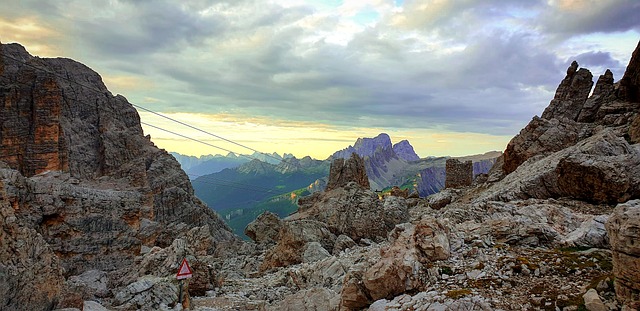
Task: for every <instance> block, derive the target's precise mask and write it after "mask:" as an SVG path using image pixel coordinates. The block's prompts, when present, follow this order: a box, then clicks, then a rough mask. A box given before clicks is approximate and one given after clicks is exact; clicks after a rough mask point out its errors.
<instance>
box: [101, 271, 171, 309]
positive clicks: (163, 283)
mask: <svg viewBox="0 0 640 311" xmlns="http://www.w3.org/2000/svg"><path fill="white" fill-rule="evenodd" d="M114 293H115V297H114V299H113V305H114V306H115V307H116V308H117V309H118V310H127V311H128V310H132V311H133V310H138V309H143V310H159V309H160V308H161V306H165V307H166V306H173V305H176V304H177V303H178V295H179V285H178V281H176V280H175V278H159V277H154V276H144V277H142V278H140V279H138V280H137V281H135V282H133V283H131V284H129V285H127V286H125V287H122V288H118V289H115V290H114Z"/></svg>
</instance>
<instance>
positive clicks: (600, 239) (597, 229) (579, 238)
mask: <svg viewBox="0 0 640 311" xmlns="http://www.w3.org/2000/svg"><path fill="white" fill-rule="evenodd" d="M608 218H609V217H608V216H607V215H599V216H595V217H593V218H592V219H591V220H587V221H584V222H583V223H582V224H581V225H580V227H579V228H578V229H576V230H574V231H572V232H571V233H569V234H568V235H567V236H566V237H565V238H564V239H563V241H562V242H561V243H562V244H565V245H568V246H577V247H597V248H608V247H609V239H608V236H607V230H606V229H605V223H606V222H607V219H608Z"/></svg>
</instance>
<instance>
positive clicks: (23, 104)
mask: <svg viewBox="0 0 640 311" xmlns="http://www.w3.org/2000/svg"><path fill="white" fill-rule="evenodd" d="M25 63H26V64H27V65H25ZM0 64H1V66H0V69H1V70H0V102H2V103H3V104H2V105H0V124H3V126H2V127H1V128H0V142H1V144H0V163H4V164H0V185H2V188H0V193H2V195H0V204H5V205H6V206H10V207H12V208H13V209H14V210H15V220H14V222H15V223H16V224H19V225H20V226H24V227H27V228H34V229H35V231H34V232H33V235H35V237H33V238H30V240H33V241H38V239H42V240H43V241H44V242H46V243H44V244H45V245H46V246H43V247H41V248H40V249H42V250H47V249H49V250H50V252H52V254H55V256H54V257H55V258H56V262H59V266H62V267H63V268H64V269H65V270H64V271H65V272H66V274H67V275H74V274H80V273H82V272H84V271H87V270H90V269H98V270H103V271H118V270H119V269H121V268H123V267H127V266H129V265H131V264H132V263H133V259H134V257H135V256H137V255H139V254H140V252H141V249H142V248H143V247H149V248H150V247H153V246H161V247H165V246H168V245H171V243H172V241H173V240H174V239H175V238H176V237H179V236H181V235H183V234H185V233H186V232H187V231H189V229H191V228H193V227H200V226H206V228H207V230H208V232H209V235H210V236H211V237H212V240H213V241H214V244H216V245H214V246H213V247H211V249H209V250H208V251H209V252H214V251H215V249H216V247H217V243H225V242H229V241H235V240H236V238H235V237H234V236H233V234H231V232H230V230H229V229H228V227H227V226H226V225H225V224H224V222H223V221H222V220H221V219H219V217H218V216H217V215H216V214H215V213H214V212H212V211H211V210H210V209H208V208H207V207H206V206H205V205H204V204H203V203H202V202H201V201H200V200H198V199H197V198H196V197H195V196H194V194H193V189H192V187H191V184H190V182H189V179H188V178H187V175H186V174H185V173H184V172H183V171H182V170H181V169H180V165H179V164H178V162H177V161H176V160H175V159H174V158H173V157H172V156H170V155H169V154H168V153H167V152H166V151H164V150H161V149H158V148H157V147H156V146H155V145H154V144H153V143H152V142H151V141H150V138H149V137H145V136H144V135H143V131H142V128H141V126H140V118H139V116H138V114H137V111H136V110H135V109H134V108H133V106H132V105H131V104H129V103H128V102H127V100H126V99H125V98H124V97H123V96H120V95H118V96H113V95H112V94H111V93H110V92H109V91H108V90H107V88H106V87H105V85H104V84H103V83H102V79H101V77H100V76H99V75H98V74H97V73H95V72H94V71H92V70H91V69H89V68H88V67H86V66H84V65H82V64H80V63H77V62H75V61H72V60H69V59H62V58H58V59H43V58H36V57H32V56H31V55H29V54H28V53H27V51H26V50H25V49H24V48H23V47H22V46H20V45H18V44H8V45H0ZM34 67H35V68H40V69H35V68H34ZM60 77H66V79H63V78H60ZM12 234H14V233H13V232H9V233H8V236H9V238H11V236H12ZM3 240H4V238H3ZM34 243H36V242H34ZM5 255H7V256H9V255H10V254H6V253H3V252H1V251H0V262H2V263H5V262H8V261H7V257H5ZM25 255H26V256H34V255H33V254H25ZM36 256H37V255H36ZM32 259H33V258H24V259H23V260H24V262H35V261H32ZM52 261H53V259H52ZM27 266H28V265H27ZM10 268H11V267H10ZM26 269H31V270H37V269H38V268H37V265H32V266H30V267H29V266H28V268H26ZM60 271H62V270H58V273H60ZM53 279H55V277H54V278H53ZM49 283H51V285H52V286H53V283H52V282H49ZM54 288H55V287H54ZM25 290H28V288H26V287H25V288H22V289H21V288H20V287H19V286H17V287H13V288H12V289H11V292H10V293H6V295H5V297H14V298H15V299H19V297H21V295H23V294H24V292H23V291H25ZM34 294H35V295H36V296H37V295H39V292H38V291H37V290H36V291H35V292H34ZM52 296H55V295H50V294H49V293H44V294H43V297H52ZM9 300H10V301H11V300H12V299H9ZM52 300H55V297H53V298H52ZM43 308H45V307H44V305H40V306H34V308H33V309H34V310H35V309H43ZM0 309H2V306H0Z"/></svg>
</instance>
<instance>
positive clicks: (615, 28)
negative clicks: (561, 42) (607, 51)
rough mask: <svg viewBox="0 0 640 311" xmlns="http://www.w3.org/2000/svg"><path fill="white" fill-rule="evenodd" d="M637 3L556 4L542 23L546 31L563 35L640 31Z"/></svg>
mask: <svg viewBox="0 0 640 311" xmlns="http://www.w3.org/2000/svg"><path fill="white" fill-rule="evenodd" d="M638 12H640V2H638V1H636V0H556V1H550V2H549V7H548V9H547V10H545V14H544V15H543V17H542V19H541V24H542V25H543V27H544V28H545V31H547V32H550V33H560V34H564V35H572V34H588V33H594V32H605V33H609V32H623V31H627V30H632V29H633V30H636V31H638V30H640V18H638Z"/></svg>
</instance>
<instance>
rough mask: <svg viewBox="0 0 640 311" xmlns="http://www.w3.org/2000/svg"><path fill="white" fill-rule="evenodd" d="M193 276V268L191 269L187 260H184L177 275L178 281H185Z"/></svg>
mask: <svg viewBox="0 0 640 311" xmlns="http://www.w3.org/2000/svg"><path fill="white" fill-rule="evenodd" d="M192 276H193V271H191V267H189V263H188V262H187V258H184V259H182V263H181V264H180V268H178V274H176V279H178V280H183V279H188V278H190V277H192Z"/></svg>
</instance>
